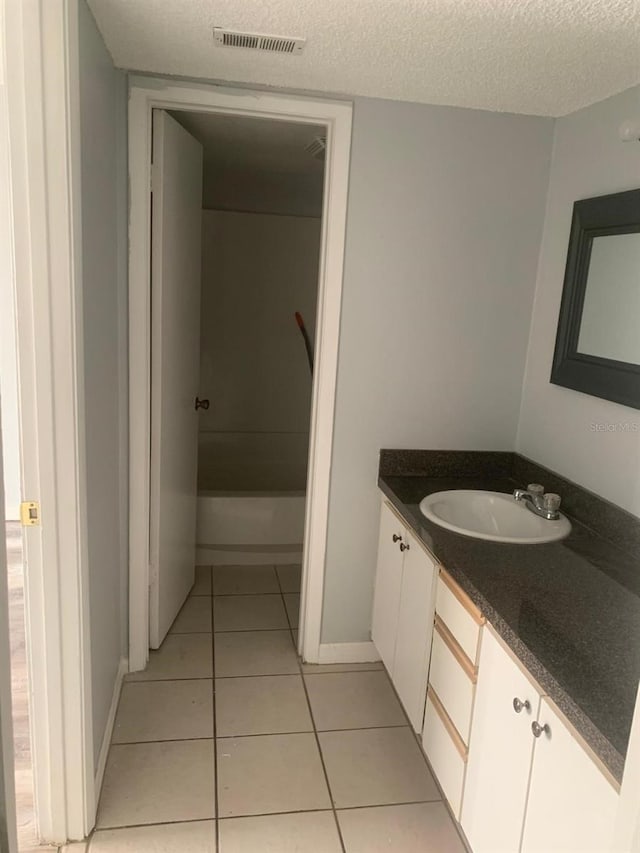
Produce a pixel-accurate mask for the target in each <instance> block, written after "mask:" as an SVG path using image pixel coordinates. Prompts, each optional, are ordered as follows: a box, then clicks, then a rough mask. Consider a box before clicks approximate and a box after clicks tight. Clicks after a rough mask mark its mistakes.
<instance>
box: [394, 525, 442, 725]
mask: <svg viewBox="0 0 640 853" xmlns="http://www.w3.org/2000/svg"><path fill="white" fill-rule="evenodd" d="M405 544H406V545H407V546H408V550H407V551H405V552H404V565H403V569H402V591H401V594H400V607H399V609H398V633H397V638H396V653H395V660H394V664H393V684H394V686H395V688H396V690H397V691H398V696H399V697H400V699H401V701H402V704H403V705H404V709H405V711H406V712H407V716H408V717H409V719H410V720H411V724H412V725H413V728H414V729H415V731H416V732H418V733H419V732H421V731H422V719H423V717H424V703H425V698H426V695H427V676H428V674H429V653H430V650H431V637H432V634H433V612H434V609H435V595H434V593H435V579H436V566H435V563H434V562H433V560H432V559H431V557H429V555H428V554H427V553H426V552H425V551H424V549H423V548H422V547H421V546H420V545H419V544H418V542H417V541H416V540H415V539H414V537H413V536H409V535H408V534H407V541H406V543H405Z"/></svg>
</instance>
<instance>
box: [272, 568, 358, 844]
mask: <svg viewBox="0 0 640 853" xmlns="http://www.w3.org/2000/svg"><path fill="white" fill-rule="evenodd" d="M276 577H277V579H278V586H279V587H280V592H281V594H282V603H283V604H284V609H285V613H286V614H287V621H288V623H289V630H290V631H291V642H293V628H292V627H291V619H290V618H289V611H288V610H287V605H286V603H285V600H284V593H283V592H282V584H281V583H280V575H279V574H278V571H277V569H276ZM299 618H300V617H299V615H298V619H299ZM293 646H294V649H295V653H296V660H297V662H298V671H299V673H300V681H301V682H302V689H303V690H304V695H305V699H306V700H307V707H308V709H309V715H310V717H311V725H312V726H313V736H314V738H315V742H316V749H317V750H318V756H319V757H320V764H321V766H322V772H323V774H324V781H325V785H326V786H327V793H328V794H329V802H330V803H331V812H332V814H333V819H334V821H335V825H336V832H337V833H338V839H339V841H340V847H341V848H342V853H346V847H345V844H344V838H343V837H342V830H341V829H340V823H339V821H338V815H337V813H336V806H335V802H334V799H333V792H332V790H331V785H330V784H329V774H328V773H327V767H326V765H325V763H324V755H323V754H322V747H321V746H320V739H319V737H318V730H317V728H316V721H315V717H314V716H313V708H312V707H311V700H310V699H309V691H308V690H307V685H306V682H305V680H304V673H303V671H302V660H301V659H300V657H299V656H298V649H297V647H296V645H295V643H294V644H293Z"/></svg>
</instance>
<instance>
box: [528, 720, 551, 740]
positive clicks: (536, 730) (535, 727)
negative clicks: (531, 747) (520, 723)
mask: <svg viewBox="0 0 640 853" xmlns="http://www.w3.org/2000/svg"><path fill="white" fill-rule="evenodd" d="M531 731H532V732H533V736H534V737H540V735H541V734H542V732H545V733H546V734H548V735H550V734H551V729H550V728H549V726H548V725H547V723H545V724H544V726H541V725H540V723H539V722H538V721H537V720H534V721H533V722H532V723H531Z"/></svg>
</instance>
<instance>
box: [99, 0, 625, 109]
mask: <svg viewBox="0 0 640 853" xmlns="http://www.w3.org/2000/svg"><path fill="white" fill-rule="evenodd" d="M89 5H90V6H91V8H92V10H93V12H94V15H95V17H96V20H97V22H98V26H99V27H100V30H101V31H102V33H103V35H104V37H105V40H106V42H107V46H108V47H109V50H110V51H111V53H112V56H113V59H114V61H115V63H116V64H117V65H118V66H120V67H122V68H127V69H134V70H138V71H149V72H156V73H160V74H175V75H182V76H187V77H200V78H205V79H210V80H230V81H237V82H244V83H258V84H262V85H269V86H284V87H290V88H295V89H306V90H314V91H318V92H334V93H347V94H350V95H370V96H374V97H382V98H393V99H398V100H406V101H419V102H423V103H430V104H451V105H457V106H463V107H478V108H482V109H489V110H500V111H508V112H519V113H531V114H536V115H550V116H558V115H564V114H566V113H568V112H572V111H573V110H576V109H578V108H580V107H582V106H586V105H587V104H590V103H593V102H595V101H598V100H601V99H602V98H605V97H607V96H609V95H612V94H615V93H617V92H620V91H622V90H623V89H626V88H628V87H630V86H632V85H635V84H636V83H639V82H640V0H89ZM214 26H223V27H230V28H234V29H240V30H250V31H256V32H266V33H272V34H276V35H292V36H304V37H306V38H307V39H308V43H307V46H306V48H305V50H304V52H303V53H302V54H301V55H297V56H286V55H285V56H280V55H271V54H268V53H261V52H257V51H255V52H254V51H248V50H237V49H234V48H223V47H215V46H214V42H213V34H212V28H213V27H214Z"/></svg>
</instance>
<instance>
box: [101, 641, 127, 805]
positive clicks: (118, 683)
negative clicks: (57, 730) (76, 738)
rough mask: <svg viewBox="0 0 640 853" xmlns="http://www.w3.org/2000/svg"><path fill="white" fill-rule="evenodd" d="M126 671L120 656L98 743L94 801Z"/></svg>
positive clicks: (102, 776) (124, 660) (105, 761)
mask: <svg viewBox="0 0 640 853" xmlns="http://www.w3.org/2000/svg"><path fill="white" fill-rule="evenodd" d="M127 672H129V662H128V660H127V659H126V658H120V663H119V664H118V670H117V672H116V678H115V681H114V684H113V695H112V697H111V705H110V707H109V715H108V717H107V724H106V726H105V729H104V735H103V737H102V744H101V745H100V752H99V753H98V761H97V762H96V777H95V780H96V781H95V791H96V803H97V802H98V801H99V799H100V792H101V790H102V781H103V779H104V771H105V768H106V766H107V756H108V755H109V747H110V746H111V738H112V736H113V727H114V724H115V721H116V713H117V711H118V703H119V702H120V693H121V692H122V682H123V681H124V677H125V675H126V674H127Z"/></svg>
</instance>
